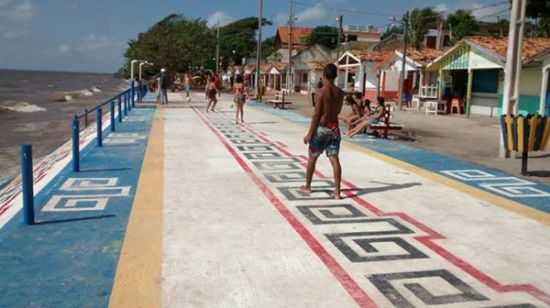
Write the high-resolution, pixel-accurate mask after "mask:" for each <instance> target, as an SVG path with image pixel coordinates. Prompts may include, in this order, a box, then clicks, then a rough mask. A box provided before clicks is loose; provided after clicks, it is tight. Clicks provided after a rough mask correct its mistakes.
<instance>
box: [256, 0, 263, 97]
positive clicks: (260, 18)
mask: <svg viewBox="0 0 550 308" xmlns="http://www.w3.org/2000/svg"><path fill="white" fill-rule="evenodd" d="M259 1H260V5H259V12H258V47H257V52H256V98H257V99H258V100H261V99H262V95H261V89H260V64H261V59H262V25H263V19H264V17H263V14H264V1H263V0H259Z"/></svg>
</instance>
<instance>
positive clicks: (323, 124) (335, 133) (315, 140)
mask: <svg viewBox="0 0 550 308" xmlns="http://www.w3.org/2000/svg"><path fill="white" fill-rule="evenodd" d="M336 74H337V68H336V66H335V65H334V64H328V65H327V66H325V68H324V70H323V87H322V88H321V90H320V91H319V95H317V101H316V103H315V113H314V115H313V117H312V119H311V125H310V127H309V131H308V132H307V134H306V136H305V137H304V143H305V144H309V159H308V162H307V171H306V184H305V185H304V186H302V190H304V191H305V192H307V193H310V192H311V180H312V178H313V172H314V171H315V165H316V163H317V158H319V155H321V153H323V152H326V155H327V157H328V158H329V160H330V163H331V165H332V170H333V173H334V184H335V186H336V187H335V190H334V198H335V199H340V182H341V179H342V167H341V166H340V160H339V159H338V153H339V151H340V140H341V137H340V129H339V127H338V115H339V114H340V111H341V110H342V105H343V102H344V92H343V91H342V90H341V89H340V88H338V87H337V86H335V85H334V79H335V78H336Z"/></svg>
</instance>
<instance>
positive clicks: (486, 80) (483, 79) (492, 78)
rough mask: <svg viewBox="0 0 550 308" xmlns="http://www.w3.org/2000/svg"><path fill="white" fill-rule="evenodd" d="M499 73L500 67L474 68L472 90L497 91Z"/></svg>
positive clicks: (482, 91)
mask: <svg viewBox="0 0 550 308" xmlns="http://www.w3.org/2000/svg"><path fill="white" fill-rule="evenodd" d="M498 73H499V70H498V69H490V70H474V79H473V80H472V92H478V93H479V92H481V93H497V91H498Z"/></svg>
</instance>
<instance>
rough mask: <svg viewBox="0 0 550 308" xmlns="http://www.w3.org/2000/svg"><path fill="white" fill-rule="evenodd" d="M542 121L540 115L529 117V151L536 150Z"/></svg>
mask: <svg viewBox="0 0 550 308" xmlns="http://www.w3.org/2000/svg"><path fill="white" fill-rule="evenodd" d="M539 123H540V117H538V116H534V117H532V118H530V119H529V147H528V149H527V150H528V151H529V152H531V151H534V150H535V141H537V140H536V136H537V128H538V127H539Z"/></svg>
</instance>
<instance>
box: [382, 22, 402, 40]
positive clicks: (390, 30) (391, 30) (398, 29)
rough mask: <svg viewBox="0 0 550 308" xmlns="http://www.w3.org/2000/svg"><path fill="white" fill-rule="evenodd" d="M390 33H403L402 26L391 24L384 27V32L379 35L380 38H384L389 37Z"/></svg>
mask: <svg viewBox="0 0 550 308" xmlns="http://www.w3.org/2000/svg"><path fill="white" fill-rule="evenodd" d="M392 34H403V26H401V25H400V26H391V27H388V28H386V30H384V32H382V35H381V36H380V39H381V40H385V39H386V38H388V37H390V36H391V35H392Z"/></svg>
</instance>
